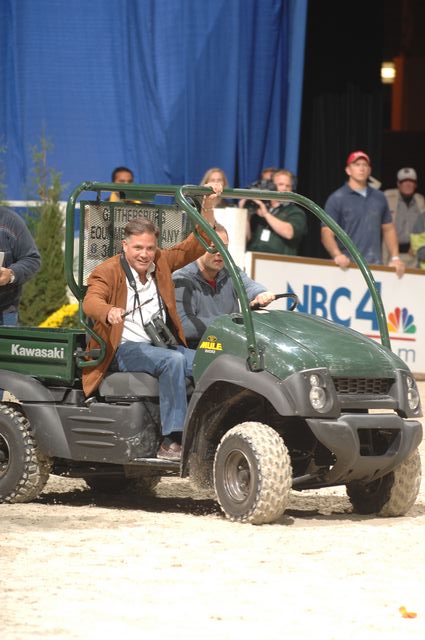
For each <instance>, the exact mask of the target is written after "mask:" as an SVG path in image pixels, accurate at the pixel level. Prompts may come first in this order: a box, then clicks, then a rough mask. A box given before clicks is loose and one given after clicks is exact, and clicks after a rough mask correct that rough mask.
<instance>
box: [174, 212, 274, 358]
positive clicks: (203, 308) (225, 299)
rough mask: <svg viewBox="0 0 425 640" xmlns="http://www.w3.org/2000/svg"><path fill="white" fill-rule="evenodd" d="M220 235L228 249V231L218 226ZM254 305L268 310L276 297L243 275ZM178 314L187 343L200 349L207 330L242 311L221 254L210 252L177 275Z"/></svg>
mask: <svg viewBox="0 0 425 640" xmlns="http://www.w3.org/2000/svg"><path fill="white" fill-rule="evenodd" d="M216 231H217V234H218V235H219V237H220V238H221V240H223V243H224V244H225V245H226V246H227V244H228V241H229V239H228V235H227V231H226V229H225V228H224V227H223V226H222V225H219V224H217V225H216ZM240 275H241V278H242V282H243V285H244V287H245V290H246V293H247V296H248V299H249V301H250V302H251V304H256V303H258V304H260V305H261V306H266V305H268V304H269V303H270V302H272V300H274V299H275V294H274V293H272V292H271V291H267V290H266V287H264V286H263V285H262V284H259V283H258V282H254V280H251V278H248V276H247V275H246V273H244V272H243V271H240ZM173 280H174V286H175V288H176V303H177V312H178V314H179V316H180V319H181V321H182V324H183V330H184V334H185V337H186V341H187V343H188V345H189V347H190V348H192V349H196V347H197V346H198V343H199V341H200V339H201V337H202V335H203V333H204V331H205V329H206V328H207V326H208V325H209V324H210V323H211V322H212V321H213V320H214V319H215V318H217V316H221V315H223V314H228V313H235V312H237V311H239V304H238V299H237V296H236V292H235V289H234V287H233V282H232V278H231V276H230V274H229V272H228V271H227V269H226V268H225V266H224V261H223V258H222V257H221V255H220V253H208V251H206V252H205V253H204V254H203V255H202V256H201V257H200V258H198V259H197V260H195V261H194V262H191V263H190V264H188V265H186V266H185V267H183V268H182V269H178V270H177V271H175V272H174V273H173Z"/></svg>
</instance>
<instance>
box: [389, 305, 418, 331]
mask: <svg viewBox="0 0 425 640" xmlns="http://www.w3.org/2000/svg"><path fill="white" fill-rule="evenodd" d="M387 324H388V331H389V332H390V333H408V334H410V335H411V334H413V333H416V325H415V319H414V317H413V315H412V314H411V313H409V311H408V309H406V307H403V308H400V307H396V308H395V309H394V311H390V313H389V314H388V318H387Z"/></svg>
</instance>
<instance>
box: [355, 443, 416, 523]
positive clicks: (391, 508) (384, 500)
mask: <svg viewBox="0 0 425 640" xmlns="http://www.w3.org/2000/svg"><path fill="white" fill-rule="evenodd" d="M420 484H421V458H420V455H419V451H418V449H416V450H415V451H414V453H413V454H412V455H411V456H410V457H409V458H407V460H405V461H404V462H403V463H402V464H401V465H400V466H399V467H397V468H396V469H394V471H390V473H387V474H386V475H385V476H383V477H382V478H379V479H378V480H374V481H373V482H369V483H368V484H362V483H360V482H352V483H350V484H348V485H347V487H346V490H347V495H348V497H349V498H350V502H351V504H352V505H353V511H355V512H356V513H361V514H363V515H367V514H371V513H375V514H377V515H379V516H383V517H396V516H404V515H405V514H406V513H407V512H408V511H409V509H410V508H411V507H412V506H413V505H414V503H415V500H416V497H417V495H418V493H419V488H420Z"/></svg>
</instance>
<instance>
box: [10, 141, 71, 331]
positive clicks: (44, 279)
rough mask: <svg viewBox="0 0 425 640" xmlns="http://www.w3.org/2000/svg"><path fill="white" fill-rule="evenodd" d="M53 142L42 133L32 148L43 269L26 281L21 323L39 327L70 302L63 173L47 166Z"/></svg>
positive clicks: (35, 226)
mask: <svg viewBox="0 0 425 640" xmlns="http://www.w3.org/2000/svg"><path fill="white" fill-rule="evenodd" d="M50 149H51V144H50V142H49V141H48V140H47V139H46V138H45V136H44V135H42V136H41V140H40V148H39V149H38V148H37V147H33V150H32V156H33V162H34V174H35V185H36V190H37V194H38V196H39V198H40V205H39V206H37V207H35V209H34V210H31V218H32V219H31V221H30V222H29V227H30V229H31V230H32V231H33V234H34V240H35V243H36V245H37V248H38V250H39V252H40V255H41V268H40V271H39V272H38V273H37V275H36V276H35V277H34V278H32V279H31V280H30V281H29V282H27V283H26V285H25V286H24V290H23V295H22V298H21V302H20V305H19V320H20V323H21V324H22V325H24V326H25V325H26V326H38V325H39V324H40V323H41V322H42V321H43V320H44V319H45V318H47V317H48V316H49V315H50V314H52V313H53V312H54V311H56V310H57V309H59V308H60V307H62V305H64V304H67V303H68V296H67V288H66V279H65V271H64V253H63V240H64V223H63V214H62V212H61V209H60V203H59V199H60V196H61V193H62V185H61V179H60V174H59V173H58V172H57V171H55V170H53V169H51V168H49V167H48V165H47V152H48V151H49V150H50Z"/></svg>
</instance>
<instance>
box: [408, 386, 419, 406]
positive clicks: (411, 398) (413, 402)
mask: <svg viewBox="0 0 425 640" xmlns="http://www.w3.org/2000/svg"><path fill="white" fill-rule="evenodd" d="M407 404H408V405H409V409H411V410H412V411H415V410H416V409H417V408H418V406H419V393H418V392H417V390H416V388H415V387H409V389H408V390H407Z"/></svg>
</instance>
